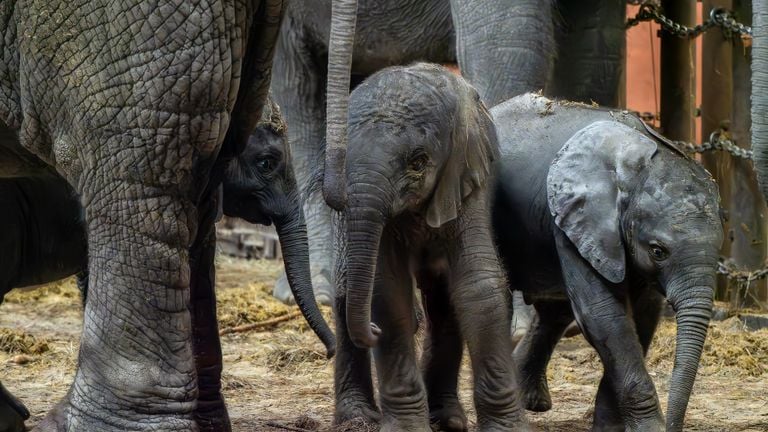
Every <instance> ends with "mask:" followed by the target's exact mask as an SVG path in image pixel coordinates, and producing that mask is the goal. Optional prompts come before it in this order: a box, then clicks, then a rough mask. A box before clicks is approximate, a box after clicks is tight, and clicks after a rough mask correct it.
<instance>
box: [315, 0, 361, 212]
mask: <svg viewBox="0 0 768 432" xmlns="http://www.w3.org/2000/svg"><path fill="white" fill-rule="evenodd" d="M356 22H357V0H333V8H332V16H331V39H330V41H329V43H328V87H327V93H326V100H327V101H328V102H327V110H328V113H327V116H326V142H327V144H326V147H325V173H324V178H323V197H324V198H325V202H326V203H327V204H328V205H329V206H331V208H333V209H334V210H337V211H341V210H343V209H344V206H345V205H346V203H347V190H346V187H345V186H346V174H345V166H346V157H347V121H348V109H349V85H350V79H351V77H350V74H351V71H352V52H353V50H354V44H355V25H356Z"/></svg>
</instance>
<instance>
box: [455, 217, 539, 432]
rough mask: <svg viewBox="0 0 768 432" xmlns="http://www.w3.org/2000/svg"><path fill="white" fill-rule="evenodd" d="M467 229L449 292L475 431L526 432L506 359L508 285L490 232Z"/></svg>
mask: <svg viewBox="0 0 768 432" xmlns="http://www.w3.org/2000/svg"><path fill="white" fill-rule="evenodd" d="M467 226H474V227H476V229H468V230H466V231H465V235H466V238H465V240H464V241H463V243H464V248H463V250H462V251H461V252H460V253H461V255H460V256H459V259H458V262H457V263H456V264H455V266H454V270H453V275H452V278H453V280H452V281H451V283H450V285H449V286H450V289H449V291H450V298H451V304H452V305H453V308H454V310H455V313H456V317H457V320H458V322H459V325H460V328H461V334H462V335H463V336H464V339H465V340H466V341H467V348H468V350H469V355H470V358H471V361H472V370H473V376H474V399H475V408H476V410H477V424H478V430H480V431H481V432H491V431H494V432H496V431H498V432H501V431H517V430H528V429H529V425H528V422H527V420H526V418H525V409H524V408H523V404H522V401H521V399H520V388H519V387H518V384H517V376H516V375H517V373H516V370H515V365H514V362H513V361H512V360H511V359H512V341H511V338H510V337H509V323H510V320H509V306H508V305H509V299H508V293H507V290H508V288H507V284H506V282H505V280H504V278H503V276H502V272H501V268H500V267H499V264H498V262H497V260H496V251H495V249H494V248H493V242H492V239H491V237H490V234H489V233H487V231H486V230H483V229H482V225H481V224H479V223H478V224H468V225H467Z"/></svg>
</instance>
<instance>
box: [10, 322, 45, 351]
mask: <svg viewBox="0 0 768 432" xmlns="http://www.w3.org/2000/svg"><path fill="white" fill-rule="evenodd" d="M50 349H51V348H50V346H49V345H48V341H47V340H45V339H40V338H37V337H36V336H33V335H31V334H29V333H24V332H22V331H20V330H15V329H9V328H0V351H3V352H5V353H8V354H25V355H36V354H43V353H45V352H48V351H49V350H50Z"/></svg>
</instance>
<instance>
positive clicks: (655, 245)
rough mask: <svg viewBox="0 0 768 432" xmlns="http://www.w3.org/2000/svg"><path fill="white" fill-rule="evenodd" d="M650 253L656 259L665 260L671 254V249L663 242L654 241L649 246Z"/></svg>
mask: <svg viewBox="0 0 768 432" xmlns="http://www.w3.org/2000/svg"><path fill="white" fill-rule="evenodd" d="M648 255H650V256H651V259H653V260H654V261H664V260H665V259H667V257H668V256H669V251H668V250H667V248H666V247H665V246H664V245H663V244H661V243H659V242H656V241H652V242H651V243H650V247H649V248H648Z"/></svg>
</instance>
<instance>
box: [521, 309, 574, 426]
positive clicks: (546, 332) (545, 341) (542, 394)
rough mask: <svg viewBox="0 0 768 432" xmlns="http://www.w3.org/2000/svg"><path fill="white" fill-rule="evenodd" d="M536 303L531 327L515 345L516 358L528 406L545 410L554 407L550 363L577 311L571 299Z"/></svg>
mask: <svg viewBox="0 0 768 432" xmlns="http://www.w3.org/2000/svg"><path fill="white" fill-rule="evenodd" d="M534 306H535V309H536V314H535V316H534V318H533V322H532V325H531V328H530V330H529V331H528V333H526V335H525V337H524V338H523V340H522V341H520V343H519V344H518V345H517V347H515V352H514V359H515V364H516V365H517V367H518V371H519V373H518V376H519V377H520V386H521V388H522V392H523V401H524V402H525V408H526V409H528V410H530V411H536V412H543V411H549V410H550V409H551V408H552V397H551V396H550V394H549V386H548V384H547V365H548V364H549V359H550V358H551V357H552V351H554V349H555V346H556V345H557V342H558V341H559V340H560V337H561V336H562V335H563V331H565V328H566V327H568V324H570V323H571V322H572V321H573V313H572V312H571V305H570V304H569V303H568V302H557V303H544V302H542V303H537V304H536V305H534Z"/></svg>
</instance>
